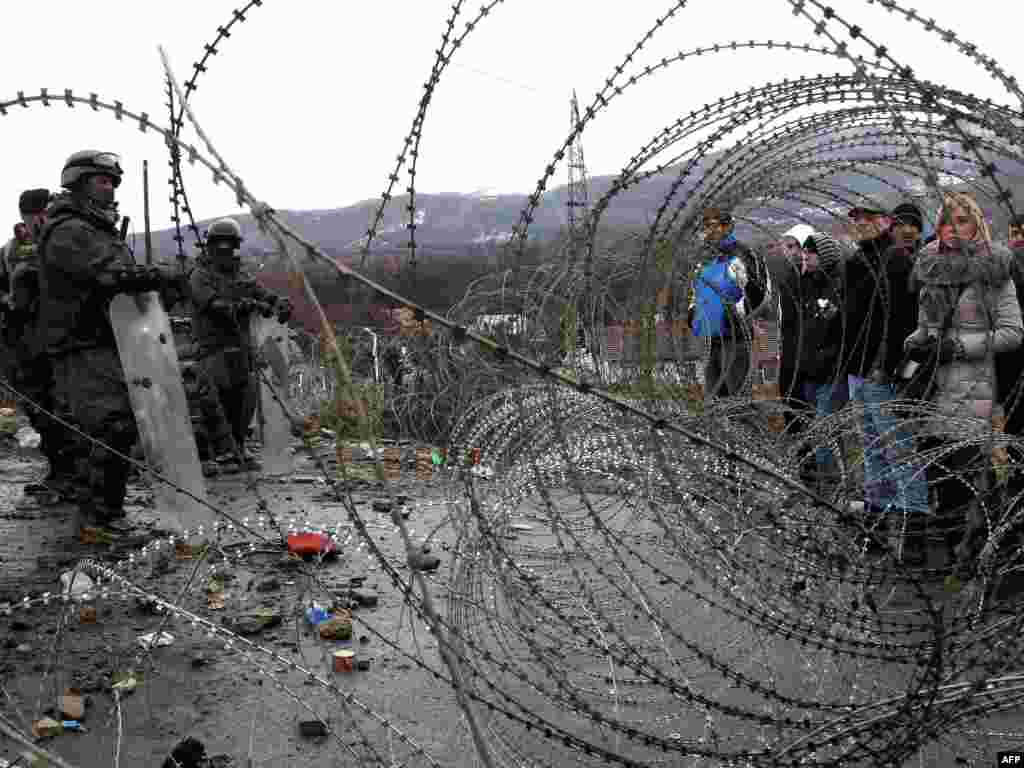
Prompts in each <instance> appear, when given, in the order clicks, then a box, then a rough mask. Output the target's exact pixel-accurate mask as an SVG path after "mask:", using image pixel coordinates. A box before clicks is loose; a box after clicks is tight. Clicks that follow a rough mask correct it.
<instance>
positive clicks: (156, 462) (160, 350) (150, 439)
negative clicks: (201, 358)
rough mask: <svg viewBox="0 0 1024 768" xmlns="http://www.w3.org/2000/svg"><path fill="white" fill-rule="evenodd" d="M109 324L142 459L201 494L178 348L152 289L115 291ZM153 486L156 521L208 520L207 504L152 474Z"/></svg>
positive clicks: (188, 523) (184, 524)
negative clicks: (122, 370)
mask: <svg viewBox="0 0 1024 768" xmlns="http://www.w3.org/2000/svg"><path fill="white" fill-rule="evenodd" d="M110 324H111V326H113V329H114V336H115V338H116V340H117V351H118V353H119V355H120V357H121V366H122V367H123V369H124V378H125V382H126V383H127V384H128V392H129V395H130V396H131V402H132V410H133V411H134V413H135V423H136V424H137V425H138V430H139V438H140V441H141V443H142V447H143V450H144V451H145V454H146V460H147V461H148V462H149V464H150V466H151V467H152V468H153V470H154V471H155V472H157V473H159V474H160V475H161V476H163V477H165V478H167V479H168V480H170V481H171V482H173V483H174V484H175V485H176V486H179V487H181V488H184V489H186V490H188V491H190V492H191V493H192V494H194V495H195V496H196V497H198V498H199V499H203V500H205V499H206V484H205V482H204V480H203V472H202V469H201V467H200V464H199V454H198V452H197V450H196V441H195V436H194V435H193V433H192V420H191V418H190V415H189V409H188V401H187V400H186V398H185V388H184V385H183V384H182V381H181V368H180V366H179V364H178V352H177V349H176V348H175V345H174V335H173V333H172V332H171V324H170V321H169V320H168V318H167V313H166V312H165V311H164V308H163V306H162V305H161V304H160V298H159V296H158V294H157V293H156V292H155V291H151V292H149V293H143V294H135V295H131V296H130V295H128V294H123V293H122V294H118V295H117V296H115V297H114V299H113V301H111V302H110ZM153 491H154V496H155V499H156V504H157V510H158V511H159V512H160V515H161V523H163V522H164V520H166V522H167V523H168V525H169V526H170V527H172V528H177V529H178V530H179V531H180V530H183V529H185V528H195V527H196V526H198V525H200V524H201V523H209V522H210V521H211V515H210V512H209V508H208V507H204V506H203V505H202V504H201V503H200V502H198V501H196V500H194V499H192V498H190V497H189V496H186V495H185V494H183V493H180V492H179V491H177V490H176V489H175V488H174V487H172V486H170V485H168V484H167V483H164V482H161V481H159V480H157V479H156V478H153Z"/></svg>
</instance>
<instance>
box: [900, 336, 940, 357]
mask: <svg viewBox="0 0 1024 768" xmlns="http://www.w3.org/2000/svg"><path fill="white" fill-rule="evenodd" d="M937 346H938V340H937V339H936V338H935V337H934V336H926V337H925V338H924V340H922V341H919V342H914V343H911V344H908V345H907V358H908V359H909V360H913V361H914V362H916V363H924V362H925V361H927V360H930V359H932V357H933V356H934V355H935V353H936V349H935V348H936V347H937Z"/></svg>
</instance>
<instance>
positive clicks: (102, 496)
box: [38, 194, 161, 522]
mask: <svg viewBox="0 0 1024 768" xmlns="http://www.w3.org/2000/svg"><path fill="white" fill-rule="evenodd" d="M40 245H41V253H40V257H41V258H40V271H39V284H40V294H41V302H40V311H39V322H38V331H39V333H40V342H41V343H42V344H45V347H46V349H47V350H48V352H49V354H50V357H51V360H52V364H53V373H54V384H55V391H54V399H55V401H56V403H57V407H58V408H59V409H63V410H65V411H66V412H67V413H68V414H69V415H70V419H71V421H72V423H74V424H75V425H76V426H77V427H78V428H79V429H81V430H82V431H83V432H85V433H86V434H88V435H90V436H91V437H93V438H96V439H97V440H100V441H102V442H103V443H105V444H106V445H108V446H109V447H110V448H112V449H114V450H115V451H117V452H119V453H121V454H124V455H127V454H128V453H129V451H130V450H131V448H132V445H133V444H134V443H135V440H136V438H137V436H138V432H137V428H136V424H135V417H134V414H133V411H132V405H131V400H130V398H129V395H128V387H127V385H126V383H125V380H124V371H123V369H122V367H121V360H120V357H119V355H118V351H117V344H116V341H115V338H114V332H113V328H112V327H111V324H110V319H109V316H108V314H107V310H108V307H109V304H110V300H111V299H112V298H113V297H114V296H115V295H116V294H118V293H123V292H140V291H145V290H153V289H154V288H157V287H159V286H160V285H161V283H159V282H157V281H154V280H153V279H152V274H149V273H140V272H139V271H138V270H135V269H133V261H132V258H131V255H130V253H129V252H128V248H127V246H126V245H125V244H124V242H123V241H122V240H121V239H120V238H119V237H118V235H117V232H116V230H115V228H114V224H113V223H112V222H111V221H109V220H108V219H107V218H104V217H103V216H100V215H98V214H97V213H95V212H94V211H93V210H92V209H91V208H90V207H89V206H88V205H86V204H84V203H82V202H80V201H78V200H77V199H76V198H73V197H72V196H70V195H67V194H65V195H62V196H60V197H58V198H57V200H56V201H55V202H54V203H53V205H52V206H51V208H50V211H49V221H48V222H47V225H46V227H45V228H44V229H43V232H42V234H41V236H40ZM75 458H76V460H77V469H78V472H77V480H78V482H79V484H80V487H81V492H82V495H81V496H80V499H81V501H82V508H83V511H84V512H85V513H86V514H87V515H88V516H90V517H93V518H94V519H95V520H96V521H98V522H106V521H109V520H111V519H114V518H118V517H123V515H124V512H123V509H122V505H123V503H124V497H125V492H126V489H127V480H128V469H129V465H128V463H127V462H126V461H125V460H123V459H121V458H119V457H118V456H117V455H115V454H114V453H113V452H111V451H110V450H108V449H107V448H105V447H103V446H101V445H99V444H97V443H93V442H91V441H87V440H84V439H80V440H78V441H77V444H76V446H75Z"/></svg>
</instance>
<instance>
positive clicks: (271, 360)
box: [249, 314, 293, 475]
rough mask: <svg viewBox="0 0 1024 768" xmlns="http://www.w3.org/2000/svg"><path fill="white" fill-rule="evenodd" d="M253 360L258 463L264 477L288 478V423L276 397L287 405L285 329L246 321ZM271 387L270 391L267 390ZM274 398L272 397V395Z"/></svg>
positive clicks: (268, 320) (268, 321)
mask: <svg viewBox="0 0 1024 768" xmlns="http://www.w3.org/2000/svg"><path fill="white" fill-rule="evenodd" d="M249 329H250V336H251V338H252V341H253V351H254V353H255V354H254V355H253V358H254V360H255V364H256V369H257V373H258V375H259V386H260V399H259V408H258V409H257V418H258V419H259V420H260V435H261V438H262V440H263V451H262V453H261V454H260V460H261V463H262V464H263V473H264V474H265V475H288V474H291V472H292V470H293V465H292V457H291V452H290V450H289V448H290V447H291V441H292V426H291V420H290V419H289V418H288V415H287V414H286V413H285V411H284V409H283V408H282V407H281V403H279V402H278V400H277V398H280V399H281V400H282V401H284V402H286V403H287V402H288V369H289V362H290V361H289V359H288V327H287V326H285V325H282V324H281V323H280V322H278V321H277V319H276V318H272V317H261V316H259V315H256V314H253V315H252V316H251V317H250V320H249ZM271 387H273V390H271ZM275 393H276V395H277V397H275V396H274V395H275Z"/></svg>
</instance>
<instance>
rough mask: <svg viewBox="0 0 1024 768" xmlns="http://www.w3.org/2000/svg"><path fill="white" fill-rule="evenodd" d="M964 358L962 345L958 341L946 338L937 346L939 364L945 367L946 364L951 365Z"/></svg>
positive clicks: (949, 337)
mask: <svg viewBox="0 0 1024 768" xmlns="http://www.w3.org/2000/svg"><path fill="white" fill-rule="evenodd" d="M963 356H964V345H963V344H961V343H960V339H956V338H953V337H951V336H947V337H946V338H944V339H943V340H942V343H941V344H940V345H939V363H940V364H942V365H945V364H946V363H952V362H953V361H954V360H960V359H962V358H963Z"/></svg>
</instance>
